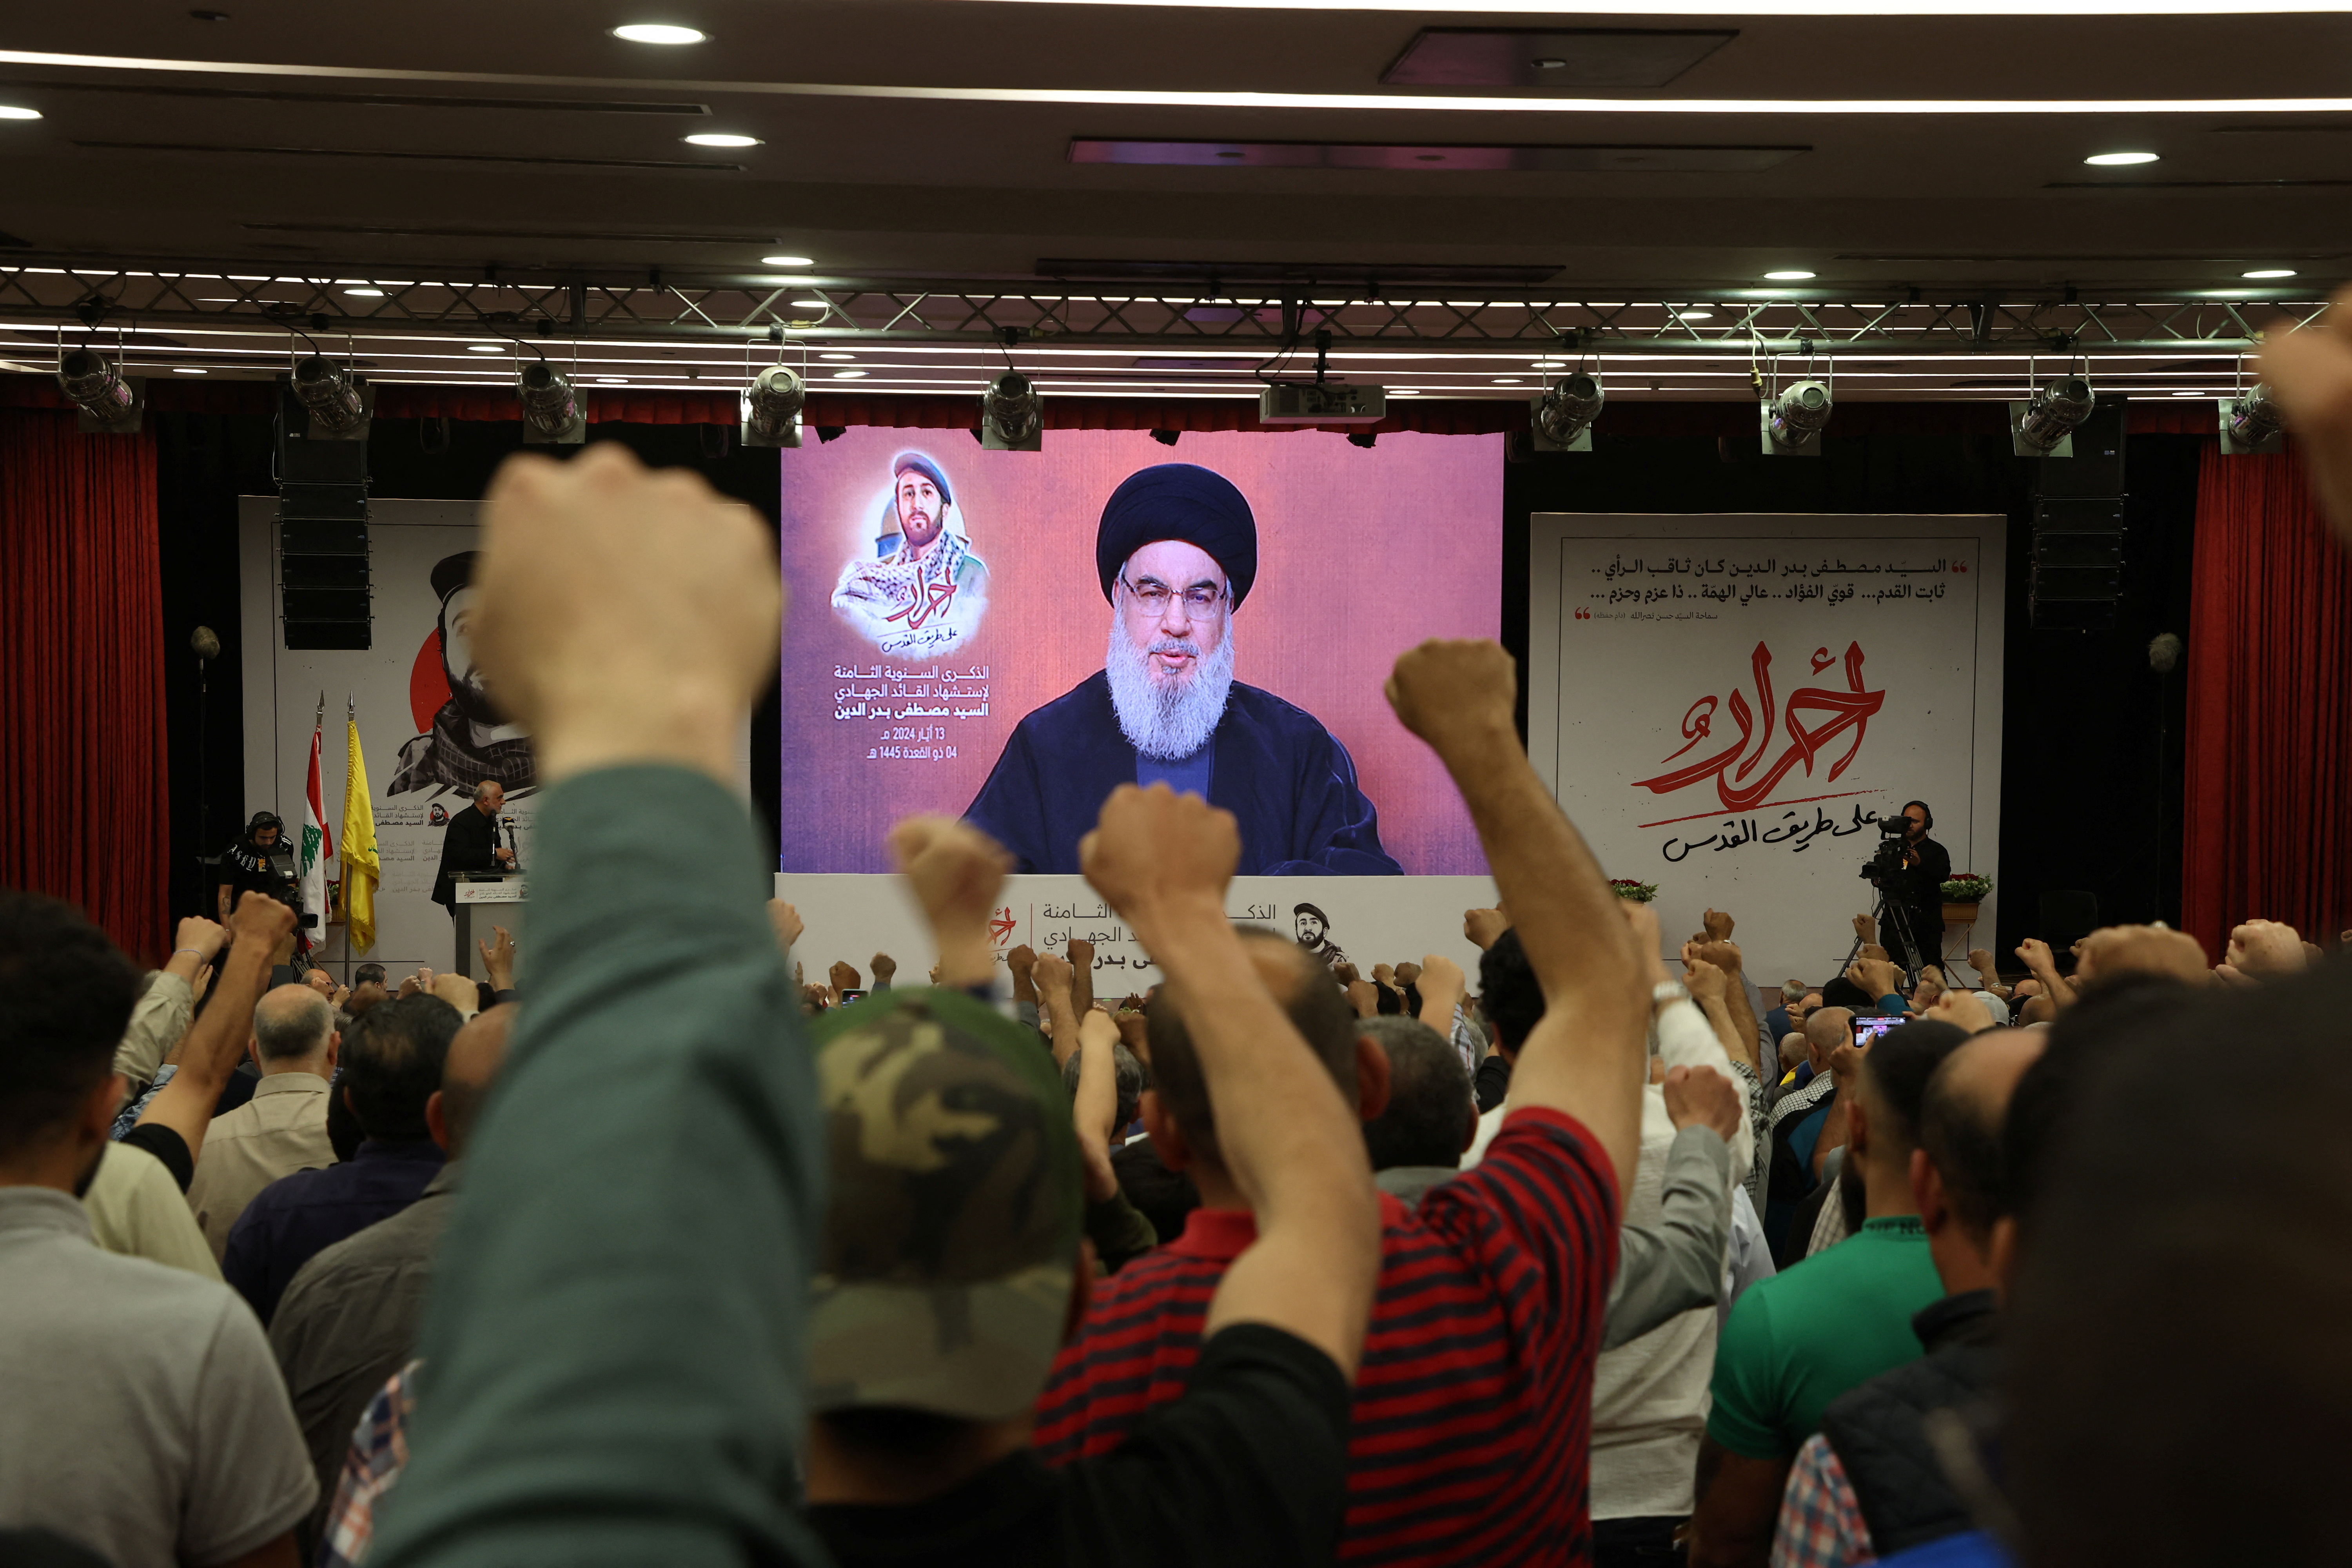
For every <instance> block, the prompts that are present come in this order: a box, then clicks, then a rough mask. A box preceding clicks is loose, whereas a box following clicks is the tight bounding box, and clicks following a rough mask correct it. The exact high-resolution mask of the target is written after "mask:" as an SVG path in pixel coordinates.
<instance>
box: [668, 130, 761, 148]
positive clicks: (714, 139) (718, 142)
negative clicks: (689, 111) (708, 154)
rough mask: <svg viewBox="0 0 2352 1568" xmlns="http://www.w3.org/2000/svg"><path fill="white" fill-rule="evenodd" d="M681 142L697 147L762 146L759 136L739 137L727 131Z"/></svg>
mask: <svg viewBox="0 0 2352 1568" xmlns="http://www.w3.org/2000/svg"><path fill="white" fill-rule="evenodd" d="M679 140H681V141H684V142H688V143H691V144H692V145H694V146H697V147H757V146H758V145H759V144H760V139H759V138H758V137H757V136H738V135H736V134H734V133H733V132H727V131H704V132H698V133H696V134H695V135H692V136H686V137H681V138H680V139H679Z"/></svg>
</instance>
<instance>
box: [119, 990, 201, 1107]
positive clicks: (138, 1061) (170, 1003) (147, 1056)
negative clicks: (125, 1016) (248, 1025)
mask: <svg viewBox="0 0 2352 1568" xmlns="http://www.w3.org/2000/svg"><path fill="white" fill-rule="evenodd" d="M195 1010H196V994H195V993H194V991H192V990H190V989H189V988H188V983H187V982H186V981H184V980H183V979H181V978H180V977H179V976H178V975H176V974H174V973H172V972H171V971H170V970H167V969H158V970H156V971H154V972H153V973H151V974H149V975H148V976H147V989H146V990H145V991H144V992H143V993H142V994H141V995H140V997H139V1001H138V1003H137V1004H136V1005H134V1006H132V1008H131V1024H130V1026H129V1027H127V1028H125V1029H124V1030H123V1031H122V1041H121V1044H120V1045H118V1046H116V1047H114V1070H115V1071H116V1072H119V1073H121V1075H122V1076H123V1077H124V1078H125V1079H128V1080H129V1081H130V1085H131V1093H133V1094H136V1093H138V1092H139V1091H140V1090H141V1089H143V1088H145V1087H146V1086H147V1085H149V1084H151V1083H153V1082H154V1081H155V1073H156V1070H157V1069H158V1068H161V1067H162V1065H163V1058H164V1057H166V1056H167V1055H169V1054H170V1053H171V1049H172V1047H173V1046H176V1045H178V1044H179V1043H180V1037H181V1036H183V1035H184V1034H186V1033H187V1032H188V1020H189V1019H190V1018H192V1017H194V1016H195Z"/></svg>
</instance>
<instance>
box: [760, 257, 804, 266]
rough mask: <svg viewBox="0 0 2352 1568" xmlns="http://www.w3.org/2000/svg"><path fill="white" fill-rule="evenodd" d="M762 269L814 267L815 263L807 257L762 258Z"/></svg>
mask: <svg viewBox="0 0 2352 1568" xmlns="http://www.w3.org/2000/svg"><path fill="white" fill-rule="evenodd" d="M760 265H761V266H762V267H814V266H815V265H816V263H815V261H814V260H813V259H811V258H808V257H805V256H762V257H761V258H760Z"/></svg>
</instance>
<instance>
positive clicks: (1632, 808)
mask: <svg viewBox="0 0 2352 1568" xmlns="http://www.w3.org/2000/svg"><path fill="white" fill-rule="evenodd" d="M2004 527H2005V520H2003V519H2002V518H2000V517H1999V516H1996V515H1979V514H1964V515H1950V516H1929V515H1911V516H1863V515H1854V514H1850V513H1848V514H1828V515H1781V516H1754V517H1745V516H1727V515H1705V514H1702V515H1684V514H1664V513H1649V514H1633V515H1622V516H1609V515H1601V514H1597V513H1538V514H1537V515H1536V516H1535V518H1534V519H1533V529H1532V550H1531V558H1530V562H1529V573H1528V608H1529V638H1528V751H1529V752H1530V754H1531V755H1532V756H1533V757H1534V759H1535V763H1536V766H1537V769H1538V772H1540V773H1542V774H1543V775H1544V777H1545V779H1546V780H1547V782H1549V784H1551V785H1552V787H1553V790H1554V792H1555V793H1556V794H1557V795H1559V800H1560V802H1561V803H1562V805H1564V806H1565V807H1566V808H1567V810H1568V813H1569V815H1570V817H1571V818H1572V819H1573V820H1574V821H1575V823H1576V825H1577V826H1578V827H1579V828H1580V829H1581V830H1582V831H1583V833H1584V835H1585V837H1586V839H1587V840H1588V841H1589V842H1590V843H1591V846H1592V847H1593V851H1594V853H1595V854H1597V855H1598V856H1599V857H1600V858H1601V864H1602V866H1603V867H1604V868H1606V870H1607V872H1608V874H1609V875H1611V876H1612V877H1630V878H1633V879H1638V880H1641V881H1644V882H1655V883H1656V884H1658V910H1659V914H1660V921H1661V924H1662V925H1663V927H1664V931H1665V933H1666V935H1667V937H1668V939H1669V942H1673V941H1676V940H1679V938H1680V937H1682V936H1684V935H1687V934H1688V933H1690V932H1692V931H1696V930H1698V928H1699V916H1700V913H1701V911H1702V910H1705V909H1706V908H1708V907H1709V906H1713V907H1715V908H1717V909H1722V910H1730V911H1731V912H1732V913H1733V914H1734V915H1736V916H1737V917H1738V919H1739V929H1738V933H1737V939H1738V941H1739V942H1740V944H1741V946H1742V948H1743V949H1744V951H1745V954H1746V957H1747V960H1748V966H1749V972H1750V973H1751V975H1752V976H1753V977H1754V978H1755V979H1756V980H1757V981H1758V982H1759V984H1769V982H1771V981H1774V980H1778V979H1780V978H1782V977H1784V976H1796V977H1800V978H1803V979H1807V980H1811V981H1819V980H1822V979H1824V978H1827V977H1828V975H1829V973H1831V972H1832V971H1833V970H1834V968H1835V967H1836V963H1837V960H1838V958H1839V957H1840V955H1842V954H1843V952H1844V951H1845V949H1846V947H1847V946H1848V945H1849V944H1850V943H1851V942H1852V941H1853V931H1852V928H1851V924H1850V922H1851V920H1852V917H1853V915H1854V914H1855V913H1856V912H1857V911H1858V910H1863V909H1864V908H1866V907H1868V900H1869V899H1870V898H1871V896H1872V889H1871V887H1870V884H1869V883H1867V882H1865V881H1864V880H1863V879H1862V878H1861V876H1860V871H1861V868H1862V866H1863V864H1864V862H1865V861H1866V860H1867V859H1868V858H1869V857H1870V854H1871V852H1872V850H1873V849H1874V848H1875V847H1876V845H1877V842H1878V834H1877V831H1876V829H1875V827H1874V826H1873V825H1874V823H1875V822H1876V820H1877V819H1878V818H1879V817H1880V816H1894V815H1895V814H1897V813H1898V812H1900V810H1901V809H1902V806H1903V804H1904V803H1905V802H1906V801H1908V800H1913V799H1918V800H1924V801H1926V802H1927V804H1928V805H1929V806H1930V807H1931V808H1932V809H1933V810H1934V812H1935V818H1936V823H1935V828H1934V831H1933V834H1932V837H1935V838H1936V839H1937V841H1938V842H1940V843H1942V844H1943V845H1944V846H1945V847H1946V848H1948V849H1949V850H1950V851H1951V856H1952V868H1953V870H1954V872H1955V873H1956V874H1957V873H1959V872H1964V871H1970V870H1973V871H1979V872H1981V873H1982V874H1984V875H1986V876H1988V877H1990V876H1992V875H1993V874H1994V872H1995V868H1996V866H1997V863H1998V861H1999V858H2000V708H2001V629H2002V596H2001V585H2002V582H2003V569H2004V559H2003V556H2004V552H2003V543H2004V532H2003V530H2004ZM1993 914H1994V911H1993V909H1992V906H1991V903H1990V900H1988V901H1987V904H1986V906H1985V908H1984V910H1983V911H1982V913H1981V915H1980V917H1979V921H1978V923H1977V925H1976V927H1975V938H1974V940H1975V942H1976V943H1977V945H1980V946H1982V945H1990V938H1991V935H1992V931H1993V929H1994V928H1993ZM1961 942H1962V933H1961V931H1959V930H1958V928H1954V929H1953V930H1952V931H1950V932H1949V933H1948V941H1947V946H1948V948H1955V949H1956V948H1958V947H1959V946H1960V945H1961Z"/></svg>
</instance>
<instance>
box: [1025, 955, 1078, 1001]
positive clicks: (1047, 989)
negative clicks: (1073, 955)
mask: <svg viewBox="0 0 2352 1568" xmlns="http://www.w3.org/2000/svg"><path fill="white" fill-rule="evenodd" d="M1031 978H1032V979H1034V981H1035V982H1036V983H1037V989H1038V990H1039V991H1041V992H1044V993H1045V994H1047V995H1048V996H1054V995H1063V994H1067V993H1068V991H1069V989H1070V987H1071V985H1072V984H1075V983H1076V978H1077V975H1076V971H1075V970H1073V969H1071V967H1070V961H1069V960H1068V959H1066V958H1064V957H1063V956H1062V955H1061V954H1059V953H1055V952H1041V953H1039V954H1038V955H1037V963H1036V967H1035V968H1034V971H1032V973H1031Z"/></svg>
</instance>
